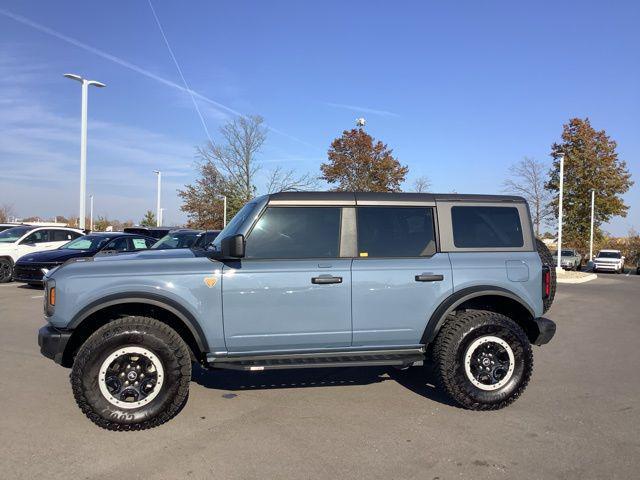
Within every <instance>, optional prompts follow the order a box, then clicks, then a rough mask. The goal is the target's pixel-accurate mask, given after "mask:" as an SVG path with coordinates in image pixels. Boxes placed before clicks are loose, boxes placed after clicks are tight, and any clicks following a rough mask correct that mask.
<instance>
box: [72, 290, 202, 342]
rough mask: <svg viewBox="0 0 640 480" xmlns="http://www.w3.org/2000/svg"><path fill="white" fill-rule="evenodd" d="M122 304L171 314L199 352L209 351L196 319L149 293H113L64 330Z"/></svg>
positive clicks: (84, 309)
mask: <svg viewBox="0 0 640 480" xmlns="http://www.w3.org/2000/svg"><path fill="white" fill-rule="evenodd" d="M123 303H144V304H147V305H151V306H155V307H159V308H162V309H164V310H167V311H169V312H171V313H172V314H174V315H175V316H176V317H177V318H178V319H179V320H180V321H181V322H182V323H183V324H184V326H185V327H186V328H187V329H188V330H189V332H191V335H193V338H194V339H195V341H196V345H197V346H198V348H199V349H200V351H201V352H203V353H207V352H208V351H209V344H208V342H207V338H206V337H205V335H204V332H203V331H202V327H201V326H200V324H199V323H198V321H197V320H196V318H195V317H194V316H193V315H192V314H191V312H189V311H188V310H187V309H186V308H184V307H183V306H182V305H180V304H179V303H178V302H176V301H175V300H172V299H170V298H167V297H165V296H163V295H158V294H155V293H149V292H135V293H133V292H127V293H115V294H112V295H107V296H105V297H102V298H100V299H98V300H95V301H93V302H91V303H89V304H88V305H86V306H85V307H83V308H82V309H81V310H80V311H79V312H78V313H76V314H75V315H74V316H73V318H72V319H71V322H69V325H68V326H67V327H66V328H68V329H70V330H71V329H75V328H77V327H78V326H79V325H80V324H81V323H82V322H83V321H84V320H86V319H87V318H88V317H89V316H91V315H93V314H94V313H96V312H98V311H100V310H102V309H104V308H108V307H111V306H114V305H120V304H123Z"/></svg>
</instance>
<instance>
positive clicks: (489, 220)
mask: <svg viewBox="0 0 640 480" xmlns="http://www.w3.org/2000/svg"><path fill="white" fill-rule="evenodd" d="M451 223H452V227H453V242H454V245H455V246H456V247H458V248H512V247H522V246H523V245H524V238H523V235H522V225H521V223H520V215H519V213H518V209H517V208H515V207H484V206H461V207H452V208H451Z"/></svg>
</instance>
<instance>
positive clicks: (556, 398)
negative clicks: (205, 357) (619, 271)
mask: <svg viewBox="0 0 640 480" xmlns="http://www.w3.org/2000/svg"><path fill="white" fill-rule="evenodd" d="M598 277H599V278H598V279H597V280H595V281H592V282H589V283H584V284H579V285H560V286H559V293H558V296H557V300H556V303H555V304H554V306H553V308H552V309H551V311H550V312H549V314H548V315H547V316H548V317H549V318H552V319H554V320H556V321H557V323H558V333H557V336H556V338H555V339H554V340H553V341H552V343H551V344H549V345H546V346H544V347H537V348H535V350H534V355H535V365H536V366H535V371H534V375H533V379H532V382H531V384H530V385H529V387H528V389H527V391H526V392H525V394H524V396H523V397H522V398H521V399H519V400H518V401H517V402H516V403H515V404H513V405H512V406H511V407H509V408H507V409H506V410H502V411H498V412H489V413H481V412H469V411H465V410H461V409H459V408H457V407H455V406H452V405H450V404H449V403H448V402H447V400H446V398H444V397H443V395H442V394H441V393H440V392H439V391H438V390H437V389H435V388H434V387H433V386H432V385H431V382H432V379H431V375H430V374H429V372H428V370H426V369H423V368H412V369H410V370H408V371H396V370H393V369H391V370H389V369H376V368H368V369H352V368H348V369H330V370H329V369H326V370H309V371H288V372H287V371H278V372H267V373H252V374H249V373H240V372H226V371H223V372H205V371H203V370H196V373H195V374H194V381H193V382H192V384H191V394H190V398H189V401H188V403H187V405H186V407H185V408H184V410H183V411H182V412H181V413H180V415H178V416H177V417H176V418H175V419H173V420H172V421H171V422H170V423H168V424H166V425H164V426H161V427H159V428H156V429H153V430H150V431H144V432H135V433H117V432H108V431H105V430H101V429H99V428H98V427H96V426H94V425H93V424H92V423H91V422H90V421H89V420H87V419H86V418H85V417H84V416H83V414H82V413H81V412H80V410H79V409H78V408H77V407H76V405H75V402H74V399H73V396H72V394H71V388H70V385H69V381H68V370H66V369H63V368H61V367H59V366H57V365H55V364H54V363H53V362H51V361H50V360H48V359H45V358H44V357H42V356H41V355H40V353H39V350H38V346H37V340H36V334H37V330H38V328H39V327H40V326H41V325H42V324H43V321H42V301H41V300H42V299H41V296H42V292H41V291H40V290H35V289H31V288H26V287H20V286H18V285H16V284H6V285H0V308H1V310H0V311H1V316H0V318H1V323H2V325H1V326H2V333H1V334H0V375H1V376H0V378H1V379H2V388H0V408H1V412H2V415H0V432H2V434H1V435H0V471H1V472H2V473H1V474H0V475H1V476H2V478H12V479H13V478H49V479H54V478H79V479H80V478H91V479H93V478H96V479H99V478H109V479H112V478H114V476H115V477H118V478H145V479H151V478H158V479H173V478H207V479H213V478H216V479H254V478H255V479H258V478H259V479H265V478H279V479H282V478H291V479H298V478H332V479H335V478H367V479H378V478H380V479H390V478H393V479H401V478H423V479H450V478H518V477H519V478H563V479H571V478H576V479H578V478H580V479H585V478H625V479H627V478H637V474H638V473H637V472H638V471H639V470H640V435H639V434H638V432H639V431H640V409H639V407H638V399H640V348H638V343H639V340H640V314H639V313H638V306H639V304H640V302H639V299H638V297H639V295H640V277H638V276H634V275H631V276H625V275H612V274H599V275H598Z"/></svg>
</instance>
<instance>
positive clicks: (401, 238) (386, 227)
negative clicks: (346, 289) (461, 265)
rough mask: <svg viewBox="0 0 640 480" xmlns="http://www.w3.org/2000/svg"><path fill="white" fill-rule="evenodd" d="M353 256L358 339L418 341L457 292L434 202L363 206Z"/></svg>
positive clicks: (387, 342)
mask: <svg viewBox="0 0 640 480" xmlns="http://www.w3.org/2000/svg"><path fill="white" fill-rule="evenodd" d="M357 227H358V258H356V259H354V260H353V267H352V285H353V295H352V301H353V345H354V346H371V347H374V346H404V345H417V344H419V343H420V339H421V337H422V334H423V332H424V329H425V326H426V324H427V321H428V319H429V318H430V316H431V314H432V313H433V311H434V310H435V309H436V308H437V307H438V305H439V304H440V303H441V302H442V301H443V300H444V299H445V298H446V297H447V296H449V295H450V294H451V293H452V292H453V279H452V275H451V263H450V261H449V255H448V254H447V253H438V252H437V248H436V238H435V234H434V230H435V229H434V216H433V209H432V208H431V207H426V206H425V207H422V206H418V207H413V206H411V207H401V206H388V207H387V206H384V207H364V206H363V207H358V209H357Z"/></svg>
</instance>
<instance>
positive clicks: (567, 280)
mask: <svg viewBox="0 0 640 480" xmlns="http://www.w3.org/2000/svg"><path fill="white" fill-rule="evenodd" d="M596 278H598V276H597V275H596V274H595V273H590V274H588V275H585V276H584V277H580V278H560V277H557V278H556V282H558V283H585V282H590V281H591V280H595V279H596Z"/></svg>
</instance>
